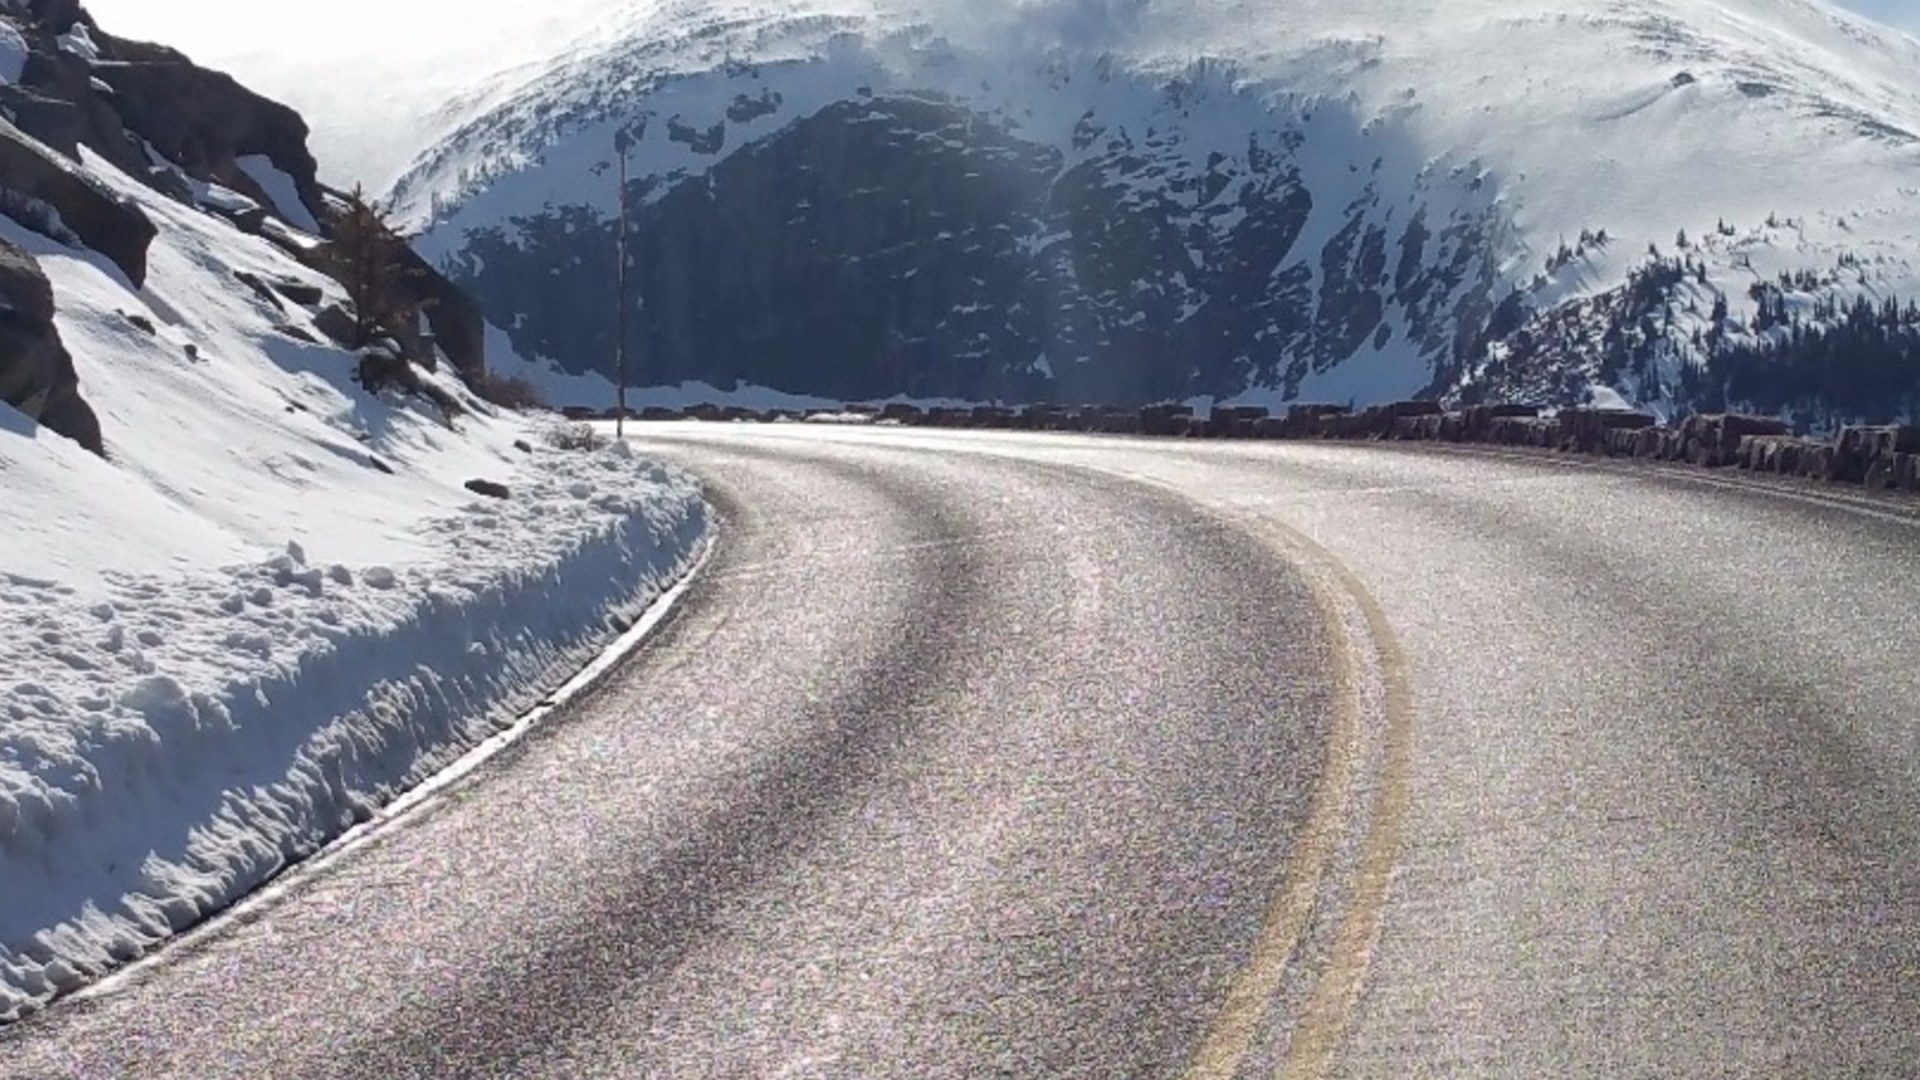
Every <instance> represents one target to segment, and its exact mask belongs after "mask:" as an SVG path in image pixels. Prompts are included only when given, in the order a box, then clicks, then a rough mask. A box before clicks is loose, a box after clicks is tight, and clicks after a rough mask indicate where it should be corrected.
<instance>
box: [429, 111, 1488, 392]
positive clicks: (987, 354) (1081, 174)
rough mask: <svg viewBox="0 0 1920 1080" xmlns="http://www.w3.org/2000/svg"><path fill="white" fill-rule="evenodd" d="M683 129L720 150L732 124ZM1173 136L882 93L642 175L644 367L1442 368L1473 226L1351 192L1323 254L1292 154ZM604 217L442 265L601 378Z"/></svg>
mask: <svg viewBox="0 0 1920 1080" xmlns="http://www.w3.org/2000/svg"><path fill="white" fill-rule="evenodd" d="M773 104H774V103H772V102H768V103H766V105H765V106H764V107H772V106H773ZM736 105H737V106H738V107H739V109H740V111H741V114H742V116H741V117H740V118H751V117H752V116H753V115H757V113H756V112H755V111H754V110H755V109H756V108H757V107H759V103H757V101H756V99H751V98H745V97H743V98H742V99H741V100H740V101H739V102H736ZM730 115H732V114H730ZM667 134H668V136H669V138H671V139H672V140H673V141H675V142H680V143H684V144H686V145H687V146H688V147H689V148H690V149H692V150H693V151H694V152H695V153H701V154H713V153H717V152H718V151H719V150H720V149H721V148H722V147H723V146H724V145H725V140H726V138H727V134H728V133H727V130H726V127H725V125H724V124H721V125H717V126H715V127H712V128H708V129H700V130H695V129H694V128H692V127H688V126H685V125H681V127H680V129H678V130H673V129H670V130H669V131H668V132H667ZM1176 141H1177V136H1176V135H1173V134H1164V133H1163V134H1160V135H1156V134H1155V133H1153V132H1152V131H1148V132H1146V133H1145V134H1130V133H1128V132H1125V131H1121V130H1114V131H1109V130H1107V129H1105V128H1103V127H1102V126H1100V125H1099V124H1098V123H1096V122H1095V121H1094V120H1093V119H1092V117H1091V116H1089V117H1088V118H1087V119H1086V120H1084V121H1083V122H1082V124H1081V126H1080V128H1079V130H1078V131H1077V132H1076V134H1075V139H1074V145H1073V146H1072V147H1071V149H1070V151H1069V149H1068V148H1063V147H1058V146H1051V145H1043V144H1039V143H1035V142H1029V141H1025V140H1023V139H1022V138H1021V137H1020V135H1019V134H1018V133H1017V132H1015V131H1012V130H1009V129H1008V128H1007V127H1006V126H1004V125H1003V124H1001V123H998V122H996V121H995V120H993V119H991V118H989V117H987V116H984V115H981V114H979V113H976V112H974V111H971V110H970V109H968V108H966V107H964V106H962V105H959V104H957V103H953V102H951V101H949V100H946V99H943V98H940V97H937V96H894V97H878V98H872V99H866V100H855V101H845V102H841V103H838V104H833V105H829V106H828V107H826V108H825V109H823V110H821V111H819V112H817V113H815V114H813V115H811V116H807V117H804V118H801V119H798V120H796V121H794V122H793V123H791V124H789V125H788V126H786V127H785V128H782V129H781V130H779V131H778V132H777V133H776V134H773V135H771V136H769V137H767V138H765V139H763V140H761V141H759V142H756V143H754V144H752V145H750V146H746V147H744V148H739V149H737V150H736V151H735V152H734V153H732V154H731V155H730V156H727V157H725V158H724V159H722V160H720V161H719V162H718V163H717V164H715V165H714V166H713V167H712V169H711V170H710V171H709V172H708V173H707V174H706V175H705V176H702V177H699V178H697V179H695V180H687V181H682V182H677V183H676V182H675V178H673V177H668V178H666V179H649V180H644V181H637V182H636V183H634V184H633V185H632V186H631V188H630V190H629V191H628V193H627V194H628V204H629V209H630V212H631V217H632V242H631V260H632V262H631V275H632V284H631V289H632V292H633V294H634V295H636V296H638V297H641V298H643V306H641V307H640V308H639V310H638V311H637V312H636V313H635V314H634V316H633V317H632V318H631V320H630V327H631V340H630V341H629V343H628V344H629V351H630V355H631V356H632V357H633V364H634V370H635V371H636V372H638V373H639V374H638V378H639V380H640V381H643V382H648V383H664V382H676V381H680V380H686V379H702V380H707V381H711V382H714V383H717V384H720V385H722V386H724V385H727V384H729V383H731V382H734V381H736V380H737V381H744V382H751V383H758V384H764V385H770V386H774V387H777V388H781V389H787V390H794V391H803V392H808V393H815V394H821V395H826V396H835V397H843V398H872V397H885V396H890V395H894V394H907V395H913V396H919V397H957V398H965V399H974V400H980V399H1004V400H1016V401H1060V402H1080V401H1098V402H1110V403H1117V404H1127V403H1139V402H1145V401H1152V400H1158V399H1165V398H1183V397H1187V396H1191V395H1196V394H1216V395H1229V394H1235V393H1239V392H1240V391H1242V390H1244V389H1246V388H1247V387H1248V386H1249V385H1256V384H1257V385H1265V386H1273V387H1278V388H1281V389H1282V390H1283V391H1285V392H1289V393H1291V392H1296V391H1297V390H1298V388H1299V387H1300V385H1301V383H1302V381H1303V380H1304V379H1306V378H1307V377H1308V376H1309V375H1310V374H1311V373H1314V372H1321V371H1325V370H1328V369H1330V368H1331V367H1332V366H1333V365H1335V364H1338V363H1340V362H1342V361H1343V360H1345V359H1347V358H1348V357H1350V356H1352V355H1353V354H1355V353H1356V352H1358V351H1361V350H1363V349H1369V348H1388V347H1395V346H1397V347H1400V348H1403V349H1405V350H1407V351H1408V352H1411V353H1413V354H1415V355H1417V356H1420V357H1424V358H1429V365H1430V366H1431V367H1433V368H1437V367H1439V366H1440V365H1441V364H1442V363H1444V362H1445V360H1446V358H1447V356H1448V353H1449V350H1450V349H1451V348H1452V347H1453V346H1454V340H1453V329H1452V328H1453V327H1455V326H1456V325H1459V324H1460V320H1461V319H1462V318H1463V317H1465V318H1467V319H1469V320H1471V318H1472V316H1473V315H1474V313H1475V312H1476V311H1478V310H1479V309H1480V308H1483V307H1484V306H1485V305H1486V296H1487V294H1488V291H1489V289H1490V286H1491V279H1490V277H1488V276H1487V269H1486V266H1485V262H1486V260H1485V259H1484V258H1483V256H1484V253H1485V250H1486V246H1487V245H1486V244H1485V238H1484V229H1485V228H1486V227H1487V226H1486V223H1485V222H1483V221H1479V220H1472V219H1468V220H1450V221H1447V222H1444V223H1440V224H1433V223H1429V222H1428V221H1427V220H1426V217H1425V215H1424V214H1416V215H1414V216H1412V217H1410V218H1405V219H1403V220H1401V221H1400V222H1398V223H1397V224H1396V223H1394V222H1393V221H1392V215H1391V214H1384V213H1382V212H1380V210H1379V207H1378V202H1377V199H1374V198H1373V197H1372V195H1371V193H1370V190H1369V189H1367V188H1366V186H1365V184H1364V182H1363V183H1358V184H1356V185H1355V187H1357V188H1360V189H1361V190H1363V191H1365V192H1367V193H1366V194H1363V195H1362V197H1361V198H1359V199H1357V200H1356V199H1354V198H1353V192H1352V190H1347V191H1343V192H1342V193H1340V199H1341V203H1340V204H1336V205H1344V204H1347V203H1349V202H1350V203H1351V205H1347V206H1346V209H1345V217H1344V219H1343V220H1344V227H1342V228H1340V229H1338V230H1337V231H1336V232H1335V233H1334V235H1332V236H1331V238H1330V239H1326V240H1324V241H1319V242H1316V243H1317V246H1316V247H1308V246H1307V243H1308V242H1307V241H1305V240H1304V234H1305V231H1306V227H1307V224H1308V221H1309V218H1310V217H1311V216H1312V214H1313V212H1314V210H1315V206H1316V199H1317V198H1320V197H1322V196H1321V195H1320V193H1316V192H1315V191H1313V190H1310V188H1309V186H1308V184H1307V183H1306V181H1304V180H1303V179H1302V177H1301V174H1300V172H1299V169H1298V168H1297V166H1296V164H1295V163H1294V162H1293V161H1292V160H1291V159H1290V158H1289V156H1288V155H1287V154H1286V153H1285V152H1284V147H1282V148H1277V149H1276V148H1272V147H1267V146H1263V145H1261V144H1260V143H1259V142H1258V141H1257V140H1253V139H1250V140H1249V145H1248V147H1247V152H1246V154H1245V155H1244V156H1242V157H1241V158H1240V159H1239V160H1238V161H1229V160H1228V159H1227V158H1226V156H1225V155H1222V154H1213V155H1211V157H1210V158H1208V159H1207V160H1206V161H1205V162H1204V163H1203V164H1202V163H1195V162H1193V161H1191V160H1190V159H1189V156H1188V155H1187V153H1186V152H1185V151H1184V149H1183V148H1181V147H1178V146H1177V145H1176ZM1363 181H1364V178H1363ZM1323 216H1324V215H1323ZM613 227H614V226H613V224H612V223H611V222H609V221H607V220H606V219H605V218H604V217H603V216H602V215H600V214H597V213H595V212H594V211H592V210H589V209H587V208H585V207H578V206H574V207H569V206H556V207H551V208H549V209H548V210H546V211H545V212H543V213H541V214H538V215H533V216H528V217H517V218H514V219H512V220H511V221H508V222H504V223H502V224H500V225H498V226H491V227H483V228H478V229H473V230H470V231H469V232H468V233H467V234H466V236H465V238H464V243H463V244H462V246H461V247H460V248H459V249H458V250H457V251H456V252H455V254H454V255H453V256H452V257H451V258H450V259H449V263H448V269H449V273H450V275H451V276H452V277H453V278H454V280H455V281H457V282H459V283H460V284H462V285H463V286H465V287H466V288H468V289H469V290H470V291H472V292H473V294H474V295H475V296H476V297H477V298H478V299H479V301H480V303H481V305H482V307H483V308H484V309H485V310H486V311H487V313H488V314H489V316H490V317H492V318H493V319H494V321H495V322H496V323H498V324H500V325H502V326H505V327H509V328H511V329H510V331H509V332H510V333H511V334H512V335H513V336H514V339H515V344H516V346H517V347H518V348H519V349H520V351H521V352H522V353H523V354H525V355H541V356H549V357H555V358H559V359H560V360H561V362H562V363H563V364H565V365H567V366H569V367H570V368H573V369H586V368H594V367H598V368H600V369H601V370H606V360H607V358H609V357H611V356H612V354H613V332H614V322H615V317H614V312H613V285H612V283H613V280H614V276H615V275H614V254H613V253H614V241H613V237H612V229H613ZM1396 334H1401V335H1410V337H1411V340H1404V341H1396V340H1395V335H1396Z"/></svg>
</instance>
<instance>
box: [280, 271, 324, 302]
mask: <svg viewBox="0 0 1920 1080" xmlns="http://www.w3.org/2000/svg"><path fill="white" fill-rule="evenodd" d="M270 284H271V285H272V286H273V290H274V291H275V292H277V293H279V294H280V295H281V296H284V297H286V298H287V299H289V300H291V301H293V302H294V303H296V304H299V305H300V306H301V307H313V306H315V305H316V304H318V303H320V301H321V299H322V298H324V297H325V295H326V294H325V293H324V292H322V291H321V289H320V286H318V285H309V284H307V283H306V282H304V281H294V280H292V279H290V278H274V279H273V281H272V282H270Z"/></svg>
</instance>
